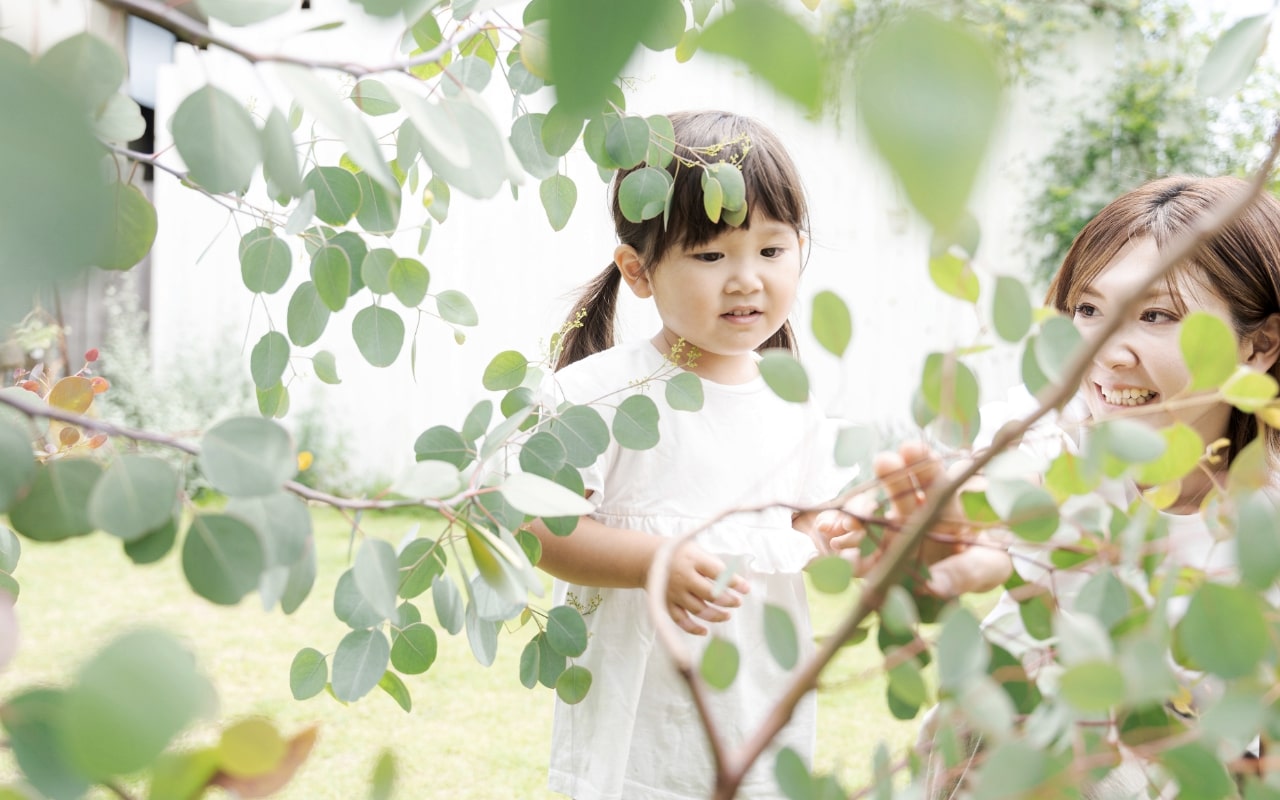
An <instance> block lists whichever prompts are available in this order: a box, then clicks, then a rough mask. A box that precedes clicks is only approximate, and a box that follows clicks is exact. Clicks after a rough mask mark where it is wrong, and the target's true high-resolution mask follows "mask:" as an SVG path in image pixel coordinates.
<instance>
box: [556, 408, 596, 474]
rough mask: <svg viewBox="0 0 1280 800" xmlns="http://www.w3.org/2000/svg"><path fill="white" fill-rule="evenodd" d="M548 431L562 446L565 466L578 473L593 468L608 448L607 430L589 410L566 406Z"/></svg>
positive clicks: (593, 412) (594, 412)
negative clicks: (570, 466) (579, 470)
mask: <svg viewBox="0 0 1280 800" xmlns="http://www.w3.org/2000/svg"><path fill="white" fill-rule="evenodd" d="M548 431H549V432H550V433H552V434H553V435H554V436H555V437H556V438H557V439H559V440H560V443H561V444H563V445H564V451H565V453H566V456H567V458H568V459H569V463H570V464H572V465H573V466H575V467H578V468H580V469H581V468H584V467H589V466H591V465H592V464H594V463H595V461H596V458H597V457H598V456H599V455H600V454H601V453H603V452H604V451H605V450H607V449H608V448H609V442H610V438H609V426H608V425H606V424H605V421H604V418H603V417H601V416H600V412H599V411H596V410H595V409H594V408H592V407H591V406H585V405H583V406H570V407H569V408H567V409H565V410H564V411H562V412H561V413H560V416H559V417H557V418H556V419H555V421H554V422H553V423H552V424H551V425H550V426H549V428H548Z"/></svg>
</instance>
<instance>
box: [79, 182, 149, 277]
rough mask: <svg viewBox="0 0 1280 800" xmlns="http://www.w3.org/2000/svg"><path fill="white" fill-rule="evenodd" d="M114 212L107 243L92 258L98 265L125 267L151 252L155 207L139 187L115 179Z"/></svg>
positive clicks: (125, 268) (100, 266) (111, 267)
mask: <svg viewBox="0 0 1280 800" xmlns="http://www.w3.org/2000/svg"><path fill="white" fill-rule="evenodd" d="M112 198H113V199H114V200H115V208H114V211H115V213H114V214H113V215H112V217H111V227H110V229H109V231H108V235H107V243H106V246H105V247H104V249H103V251H102V253H101V255H99V256H98V258H97V260H96V261H95V262H94V263H95V264H96V265H97V266H98V267H99V268H101V269H111V270H127V269H130V268H131V267H133V266H134V265H135V264H137V263H138V262H139V261H141V260H142V259H143V258H144V257H146V255H147V253H149V252H151V246H152V245H153V244H155V241H156V208H155V206H153V205H151V201H150V200H148V199H147V197H146V195H144V194H143V193H142V192H141V190H139V189H138V187H136V186H133V185H131V184H127V183H116V184H114V185H113V187H112Z"/></svg>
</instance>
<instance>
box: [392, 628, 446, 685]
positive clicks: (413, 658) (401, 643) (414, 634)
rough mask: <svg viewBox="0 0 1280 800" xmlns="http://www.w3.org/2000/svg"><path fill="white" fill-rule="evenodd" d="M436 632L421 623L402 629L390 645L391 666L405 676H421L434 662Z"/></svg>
mask: <svg viewBox="0 0 1280 800" xmlns="http://www.w3.org/2000/svg"><path fill="white" fill-rule="evenodd" d="M436 648H437V643H436V632H435V631H434V630H432V628H431V626H430V625H427V624H426V623H423V622H415V623H414V624H412V625H410V626H408V627H407V628H404V629H402V630H401V631H400V632H399V634H397V635H396V637H395V642H393V643H392V645H391V666H393V667H395V668H396V669H397V670H399V671H400V672H403V673H404V674H405V675H421V674H422V673H424V672H426V671H427V670H428V669H431V665H432V664H433V663H435V660H436Z"/></svg>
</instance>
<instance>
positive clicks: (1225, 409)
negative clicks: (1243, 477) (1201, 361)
mask: <svg viewBox="0 0 1280 800" xmlns="http://www.w3.org/2000/svg"><path fill="white" fill-rule="evenodd" d="M1159 260H1160V253H1159V251H1158V250H1157V248H1156V244H1155V241H1154V240H1153V239H1151V238H1142V239H1137V240H1135V241H1133V242H1130V243H1129V244H1128V245H1126V246H1125V247H1124V248H1123V249H1122V250H1121V251H1120V252H1119V253H1118V254H1117V255H1116V257H1115V258H1114V259H1113V260H1112V261H1111V263H1110V264H1108V265H1107V266H1106V267H1105V268H1104V269H1103V270H1102V272H1100V273H1099V274H1098V277H1097V278H1095V279H1094V281H1093V283H1091V284H1090V285H1089V286H1087V287H1085V289H1084V290H1083V291H1082V292H1081V293H1080V297H1079V299H1078V300H1077V301H1076V305H1075V309H1074V316H1073V319H1074V322H1075V324H1076V327H1077V328H1078V329H1079V331H1080V333H1081V334H1082V335H1084V337H1085V338H1086V339H1087V338H1090V337H1091V336H1094V335H1096V332H1097V331H1099V330H1100V329H1101V328H1102V326H1103V325H1104V321H1105V320H1106V319H1107V318H1108V317H1109V316H1110V315H1111V314H1115V313H1119V304H1120V303H1121V302H1123V300H1124V299H1125V298H1126V297H1128V296H1129V295H1131V294H1132V293H1133V292H1134V291H1137V290H1139V289H1140V288H1141V287H1144V286H1147V285H1148V284H1150V283H1151V279H1152V277H1153V276H1154V275H1155V272H1156V267H1157V266H1158V265H1159ZM1177 299H1180V300H1181V302H1180V303H1179V302H1176V299H1175V298H1174V297H1173V296H1172V295H1171V294H1170V293H1169V289H1168V287H1167V286H1166V282H1165V281H1164V280H1163V279H1161V280H1157V281H1156V282H1155V284H1154V285H1152V286H1150V287H1149V288H1148V289H1147V293H1146V295H1145V297H1144V300H1143V302H1142V304H1141V305H1140V306H1138V310H1137V311H1136V312H1135V313H1134V314H1133V316H1132V318H1131V319H1128V320H1125V322H1124V323H1123V324H1122V325H1121V327H1120V329H1119V330H1118V331H1116V333H1115V335H1113V336H1112V337H1111V339H1110V340H1108V342H1107V343H1106V344H1105V345H1104V346H1103V347H1102V349H1101V350H1100V351H1099V352H1098V354H1097V356H1095V357H1094V361H1093V364H1092V365H1091V367H1090V369H1089V371H1088V372H1086V373H1085V377H1084V380H1083V383H1082V386H1081V389H1082V390H1083V393H1084V396H1085V400H1086V401H1087V402H1088V405H1089V411H1090V412H1091V414H1092V415H1093V417H1094V419H1102V418H1106V417H1109V416H1115V415H1118V414H1124V415H1132V416H1135V417H1138V418H1140V419H1141V420H1143V421H1144V422H1148V423H1149V424H1151V425H1153V426H1157V427H1163V426H1166V425H1170V424H1172V423H1173V422H1175V421H1179V422H1183V423H1186V424H1188V425H1190V426H1191V427H1193V428H1194V429H1195V430H1196V432H1197V433H1199V434H1200V437H1201V438H1202V439H1203V440H1204V442H1205V444H1206V445H1207V444H1209V443H1211V442H1213V441H1215V440H1217V439H1218V438H1220V437H1222V436H1225V435H1226V432H1227V422H1228V419H1229V417H1230V415H1231V406H1229V405H1227V404H1226V403H1224V402H1222V401H1221V400H1219V399H1218V398H1217V397H1216V396H1215V395H1214V394H1213V393H1204V395H1203V397H1202V398H1201V399H1197V397H1198V396H1189V397H1187V398H1183V397H1180V396H1179V395H1180V393H1181V392H1182V391H1183V389H1185V388H1186V387H1187V386H1188V385H1189V384H1190V382H1191V376H1190V373H1189V372H1188V371H1187V366H1186V363H1185V362H1184V361H1183V358H1182V349H1181V346H1180V345H1179V329H1180V328H1181V327H1182V326H1181V321H1182V318H1183V317H1184V316H1186V315H1187V314H1189V313H1191V312H1192V311H1207V312H1209V313H1211V314H1213V315H1215V316H1217V317H1220V318H1221V319H1222V320H1223V321H1224V322H1226V323H1227V325H1228V326H1231V327H1232V329H1233V330H1234V325H1233V324H1232V319H1231V309H1230V306H1228V304H1227V303H1226V301H1225V300H1223V299H1222V298H1221V297H1219V296H1218V295H1217V294H1216V293H1214V292H1213V291H1211V290H1210V289H1208V288H1207V287H1204V286H1201V285H1199V284H1198V283H1197V282H1195V281H1193V280H1183V281H1181V282H1180V285H1179V298H1177ZM1180 307H1181V308H1182V309H1183V310H1182V311H1179V310H1178V309H1179V308H1180ZM1239 360H1240V361H1245V360H1246V353H1245V347H1244V345H1243V344H1242V346H1241V352H1240V354H1239ZM1162 404H1166V405H1163V407H1162Z"/></svg>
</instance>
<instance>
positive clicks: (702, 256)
mask: <svg viewBox="0 0 1280 800" xmlns="http://www.w3.org/2000/svg"><path fill="white" fill-rule="evenodd" d="M693 258H694V260H695V261H705V262H706V263H708V264H710V263H713V262H715V261H719V260H720V259H722V258H724V253H694V254H693Z"/></svg>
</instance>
